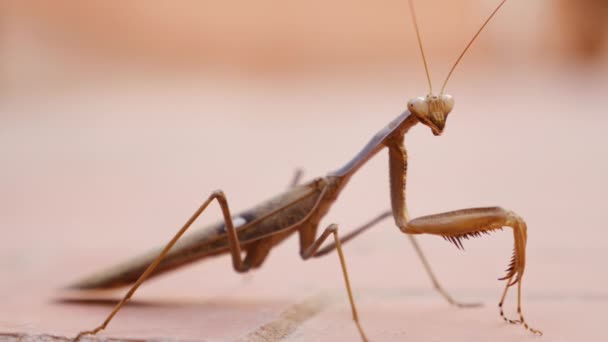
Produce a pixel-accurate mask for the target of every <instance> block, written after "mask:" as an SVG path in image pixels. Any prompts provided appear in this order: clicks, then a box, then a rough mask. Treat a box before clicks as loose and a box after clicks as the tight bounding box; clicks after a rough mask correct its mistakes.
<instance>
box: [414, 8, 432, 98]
mask: <svg viewBox="0 0 608 342" xmlns="http://www.w3.org/2000/svg"><path fill="white" fill-rule="evenodd" d="M409 4H410V13H411V14H412V20H413V21H414V29H416V37H417V38H418V46H419V47H420V53H421V54H422V61H423V62H424V70H425V71H426V79H427V80H428V82H429V94H432V93H433V85H432V84H431V75H430V74H429V67H428V65H427V64H426V56H425V55H424V48H423V47H422V39H420V30H419V29H418V21H417V20H416V11H414V1H413V0H409Z"/></svg>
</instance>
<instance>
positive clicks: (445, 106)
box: [407, 0, 507, 135]
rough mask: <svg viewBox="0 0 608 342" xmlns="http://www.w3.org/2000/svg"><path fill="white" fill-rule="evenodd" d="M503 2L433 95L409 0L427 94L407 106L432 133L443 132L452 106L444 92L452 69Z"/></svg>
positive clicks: (484, 24) (502, 3) (487, 20)
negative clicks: (437, 92)
mask: <svg viewBox="0 0 608 342" xmlns="http://www.w3.org/2000/svg"><path fill="white" fill-rule="evenodd" d="M505 2H507V0H502V1H501V2H500V4H499V5H498V7H496V9H495V10H494V12H492V14H490V16H489V17H488V18H487V19H486V21H485V22H484V23H483V25H481V28H479V30H478V31H477V33H476V34H475V36H473V39H471V40H470V41H469V44H467V46H466V47H465V48H464V50H463V51H462V53H461V54H460V56H459V57H458V59H456V63H454V64H453V65H452V68H451V69H450V72H449V73H448V76H447V77H446V78H445V81H444V82H443V86H442V87H441V92H439V94H440V95H433V85H432V83H431V76H430V74H429V67H428V65H427V63H426V56H425V54H424V48H423V47H422V39H421V38H420V30H419V29H418V22H417V21H416V12H415V11H414V3H413V0H409V5H410V13H411V15H412V21H413V24H414V29H415V30H416V38H418V47H419V48H420V54H421V55H422V61H423V62H424V70H425V71H426V78H427V81H428V83H429V95H427V96H426V97H417V98H415V99H413V100H410V101H409V102H408V103H407V108H408V110H409V111H410V112H411V113H412V114H414V115H416V117H417V118H418V120H420V122H422V123H423V124H425V125H427V126H429V127H430V128H431V130H432V131H433V134H435V135H441V133H442V132H443V128H444V127H445V121H446V119H447V117H448V114H450V112H451V111H452V108H454V99H453V98H452V96H450V95H447V94H446V93H445V92H444V91H445V87H446V85H447V83H448V80H449V79H450V77H451V76H452V73H453V72H454V69H456V66H457V65H458V63H460V60H461V59H462V57H463V56H464V55H465V53H466V52H467V50H469V48H470V47H471V45H472V44H473V42H474V41H475V39H476V38H477V36H479V34H480V33H481V31H483V29H484V28H485V27H486V25H487V24H488V22H490V20H491V19H492V17H494V15H495V14H496V12H498V10H499V9H500V8H501V7H502V5H504V4H505Z"/></svg>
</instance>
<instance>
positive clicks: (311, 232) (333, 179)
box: [72, 0, 542, 341]
mask: <svg viewBox="0 0 608 342" xmlns="http://www.w3.org/2000/svg"><path fill="white" fill-rule="evenodd" d="M505 2H506V0H502V2H501V3H500V4H499V5H498V6H497V7H496V9H495V10H494V12H492V14H491V15H490V16H489V17H488V18H487V20H486V21H485V22H484V24H483V25H482V27H481V28H480V29H479V31H478V32H477V33H476V34H475V36H474V37H473V39H471V41H470V42H469V43H468V45H467V46H466V48H465V49H464V50H463V52H462V53H461V54H460V56H459V57H458V59H457V61H456V62H455V63H454V65H453V66H452V68H451V70H450V72H449V73H448V76H447V77H446V79H445V81H444V83H443V87H442V89H441V92H440V93H439V95H433V92H432V85H431V81H430V76H429V70H428V66H427V62H426V58H425V55H424V49H423V47H422V41H421V38H420V33H419V29H418V24H417V22H416V16H415V13H414V7H413V3H412V0H410V2H409V5H410V9H411V13H412V18H413V22H414V27H415V30H416V35H417V39H418V44H419V48H420V52H421V54H422V58H423V61H424V66H425V71H426V76H427V79H428V82H429V95H427V96H426V97H418V98H415V99H413V100H411V101H409V102H408V110H406V111H405V112H404V113H403V114H401V115H400V116H398V117H397V118H396V119H394V120H393V121H391V122H390V123H389V124H388V125H387V126H386V127H384V128H383V129H381V130H380V131H379V132H377V133H376V134H375V135H374V136H373V137H372V139H371V140H370V141H369V142H368V143H367V145H365V147H364V148H363V149H362V150H361V151H360V152H359V153H358V154H357V155H356V156H355V157H354V158H353V159H352V160H351V161H349V162H348V163H347V164H346V165H344V166H343V167H342V168H340V169H338V170H336V171H334V172H331V173H329V174H328V175H327V176H325V177H320V178H316V179H314V180H312V181H310V182H308V183H305V184H302V185H298V184H297V183H298V179H299V174H298V175H297V176H296V178H295V180H294V182H293V184H292V186H291V187H290V188H289V189H288V190H287V191H285V192H283V193H281V194H279V195H277V196H275V197H274V198H271V199H269V200H267V201H265V202H262V203H261V204H259V205H257V206H256V207H254V208H252V209H249V210H246V211H242V212H240V213H238V214H236V215H233V214H232V213H231V211H230V209H229V206H228V201H227V198H226V196H225V195H224V193H223V192H222V191H214V192H213V193H212V194H211V195H210V196H209V197H208V198H207V199H206V200H205V201H204V202H203V204H202V205H201V206H200V207H199V208H198V209H197V210H196V212H195V213H194V214H193V215H192V216H191V217H190V218H189V219H188V220H187V222H186V223H185V224H184V226H183V227H182V228H181V229H180V230H179V231H178V233H177V234H176V235H175V236H174V237H173V238H172V239H171V241H170V242H169V243H168V244H167V245H166V246H165V247H164V248H162V249H160V250H154V251H151V252H150V253H148V254H145V255H142V256H140V257H138V258H136V259H133V260H131V261H128V262H126V263H124V264H122V265H119V266H117V267H115V268H112V269H110V270H107V271H104V272H101V273H99V274H97V275H94V276H92V277H89V278H87V279H85V280H83V281H81V282H79V283H77V284H75V285H73V286H72V287H73V288H77V289H93V288H111V287H120V286H126V285H131V284H132V286H131V288H130V289H129V291H128V292H127V293H126V295H125V296H124V297H123V299H122V300H121V301H120V302H119V303H118V304H117V305H116V307H115V308H114V309H113V310H112V312H111V313H110V314H109V315H108V317H107V318H106V319H105V321H104V322H103V323H102V324H101V325H99V326H98V327H96V328H94V329H92V330H88V331H82V332H80V333H79V334H78V335H77V337H76V340H78V339H80V338H81V337H82V336H84V335H89V334H96V333H98V332H99V331H101V330H103V329H105V328H106V327H107V325H108V324H109V322H110V321H111V320H112V319H113V317H114V316H115V315H116V314H117V312H118V311H119V310H120V309H121V308H122V307H123V305H124V304H125V303H126V302H127V301H128V300H129V299H130V298H131V296H132V295H133V294H134V293H135V291H136V290H137V289H138V287H139V286H140V285H141V284H142V283H143V282H144V281H145V280H146V279H148V278H149V277H151V276H155V275H158V274H161V273H164V272H168V271H171V270H173V269H175V268H177V267H180V266H183V265H186V264H188V263H191V262H193V261H196V260H199V259H202V258H205V257H209V256H214V255H218V254H224V253H229V254H230V256H231V258H232V266H233V268H234V270H235V271H237V272H248V271H250V270H252V269H256V268H259V267H260V266H261V265H262V264H263V262H264V260H265V259H266V257H267V256H268V254H269V252H270V250H271V249H272V248H273V247H275V246H276V245H277V244H279V243H280V242H282V241H283V240H285V239H286V238H287V237H289V236H291V235H292V234H293V233H296V232H297V233H298V235H299V239H300V255H301V257H302V258H303V259H305V260H306V259H309V258H311V257H318V256H322V255H324V254H327V253H328V252H331V251H333V250H334V249H335V250H337V252H338V256H339V259H340V263H341V267H342V272H343V276H344V281H345V285H346V291H347V294H348V298H349V301H350V305H351V310H352V315H353V320H354V321H355V324H356V326H357V329H358V330H359V333H360V335H361V338H362V340H364V341H367V337H366V335H365V333H364V331H363V328H362V326H361V324H360V322H359V318H358V314H357V309H356V306H355V301H354V298H353V295H352V291H351V286H350V281H349V278H348V273H347V269H346V262H345V259H344V255H343V252H342V244H343V243H345V242H347V241H349V240H351V239H353V238H354V237H356V236H358V235H359V234H361V233H362V232H364V231H365V230H367V229H369V228H370V227H372V226H374V225H375V224H377V223H378V222H380V221H381V220H383V219H385V218H387V217H389V216H391V215H392V216H393V218H394V221H395V224H396V225H397V227H398V228H399V229H400V230H401V232H403V233H405V234H407V236H408V237H409V238H410V240H411V242H412V243H413V245H414V247H415V249H416V252H417V253H418V255H419V257H420V258H421V260H422V262H423V264H424V266H425V268H426V270H427V272H428V274H429V276H430V277H431V279H432V281H433V284H434V286H435V288H436V289H437V290H438V291H439V292H440V294H441V295H442V296H443V297H444V298H446V300H447V301H448V302H449V303H451V304H454V305H457V306H470V305H468V304H461V303H458V302H456V301H454V300H453V299H452V297H451V296H450V295H449V294H448V293H447V292H446V291H445V290H444V289H443V288H442V287H441V286H440V285H439V283H438V282H437V280H436V278H435V276H434V275H433V273H432V271H431V269H430V267H429V264H428V262H427V261H426V258H425V257H424V255H423V254H422V251H421V250H420V247H419V246H418V244H417V242H416V240H415V239H414V237H413V236H412V235H413V234H433V235H439V236H442V237H443V238H445V239H447V240H449V241H450V242H452V243H454V244H455V245H456V246H457V247H459V248H462V240H463V239H468V238H471V237H478V236H480V235H482V234H489V233H490V232H492V231H495V230H500V229H503V227H509V228H511V229H512V230H513V237H514V244H515V247H514V254H513V258H512V260H511V263H510V265H509V268H508V270H507V274H506V275H505V276H504V277H503V278H500V279H501V280H506V286H505V289H504V291H503V294H502V297H501V299H500V302H499V307H500V315H501V316H502V317H503V319H504V320H505V321H507V322H509V323H512V324H521V325H523V326H524V328H525V329H527V330H529V331H531V332H532V333H535V334H539V335H542V333H541V332H540V331H539V330H536V329H533V328H531V327H530V326H529V325H528V324H527V323H526V321H525V320H524V316H523V312H522V309H521V286H522V278H523V274H524V269H525V265H526V241H527V227H526V223H525V222H524V220H523V219H522V218H521V217H519V216H518V215H517V214H515V213H514V212H512V211H509V210H505V209H502V208H500V207H490V208H470V209H463V210H457V211H451V212H445V213H441V214H436V215H429V216H423V217H418V218H415V219H410V217H409V215H408V211H407V206H406V199H405V190H406V175H407V166H408V160H407V153H406V149H405V146H404V143H403V141H404V136H405V134H406V133H407V132H408V131H409V130H410V129H411V128H412V127H414V126H415V125H417V124H418V123H422V124H424V125H426V126H428V127H429V128H430V129H431V131H432V132H433V134H434V135H436V136H438V135H441V133H442V132H443V129H444V127H445V123H446V119H447V116H448V114H449V113H450V112H451V111H452V108H453V107H454V100H453V99H452V97H451V96H450V95H447V94H445V92H444V90H445V86H446V84H447V82H448V80H449V78H450V76H451V75H452V72H453V71H454V69H455V67H456V66H457V65H458V63H459V62H460V60H461V59H462V57H463V56H464V54H465V53H466V51H467V50H468V49H469V47H470V46H471V45H472V43H473V42H474V41H475V39H476V38H477V36H478V35H479V34H480V32H481V31H482V30H483V28H484V27H485V26H486V25H487V23H488V22H489V21H490V20H491V19H492V17H493V16H494V15H495V14H496V13H497V12H498V10H499V9H500V8H501V7H502V6H503V5H504V3H505ZM383 148H387V149H388V154H389V169H390V190H391V206H392V210H391V211H387V212H385V213H382V214H381V215H379V216H377V217H376V218H375V219H373V220H372V221H370V222H369V223H367V224H365V225H363V226H362V227H360V228H358V229H356V230H354V231H353V232H351V233H349V234H347V235H345V236H343V237H340V235H339V234H338V226H337V225H336V224H331V225H329V226H328V227H327V228H326V229H325V230H324V231H323V232H322V233H321V235H320V236H318V237H317V228H318V225H319V222H320V221H321V219H322V218H323V217H324V216H325V214H327V212H328V211H329V209H330V207H331V206H332V204H333V203H334V202H335V201H336V199H337V198H338V195H339V194H340V192H341V191H342V189H343V188H344V187H345V186H346V185H347V184H348V181H349V180H350V178H351V177H352V176H353V175H354V174H355V173H356V172H357V170H359V168H361V167H362V166H363V165H364V164H365V163H366V162H367V161H368V160H369V159H371V158H372V157H373V156H374V155H376V154H377V153H378V152H379V151H380V150H382V149H383ZM214 200H215V201H217V202H218V203H219V206H220V208H221V211H222V214H223V222H221V223H218V224H215V225H211V226H208V227H206V228H204V229H202V230H199V231H196V232H194V234H193V235H192V236H191V237H189V238H188V239H182V240H180V238H181V237H182V235H183V234H184V233H185V232H186V230H187V229H188V228H189V227H190V226H191V225H192V223H193V222H194V221H195V220H196V219H197V218H198V217H199V215H200V214H201V213H202V212H203V211H205V209H206V208H207V207H208V206H209V204H210V203H211V202H213V201H214ZM330 236H333V238H334V243H332V244H330V245H328V246H326V247H324V248H321V245H322V244H323V242H325V240H326V239H327V238H329V237H330ZM178 240H179V241H178ZM244 253H245V256H244V258H243V254H244ZM513 285H517V291H518V297H517V312H518V315H519V318H518V319H516V320H512V319H508V318H507V317H505V315H504V313H503V310H502V304H503V302H504V300H505V298H506V294H507V291H508V289H509V288H510V287H511V286H513Z"/></svg>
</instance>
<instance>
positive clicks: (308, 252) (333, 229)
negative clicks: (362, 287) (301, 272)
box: [300, 224, 368, 341]
mask: <svg viewBox="0 0 608 342" xmlns="http://www.w3.org/2000/svg"><path fill="white" fill-rule="evenodd" d="M330 235H333V236H334V242H335V244H336V249H337V250H338V256H339V257H340V266H341V267H342V275H343V276H344V283H345V285H346V292H347V293H348V300H349V301H350V308H351V311H352V314H353V321H355V324H356V325H357V329H358V330H359V334H360V335H361V338H362V339H363V341H368V339H367V337H366V336H365V332H364V331H363V328H362V327H361V323H360V322H359V315H358V314H357V307H356V306H355V299H354V297H353V293H352V290H351V288H350V280H349V278H348V271H347V269H346V261H345V259H344V253H343V252H342V245H341V244H340V237H339V236H338V225H336V224H331V225H329V227H327V228H325V230H324V231H323V233H322V234H321V236H319V238H318V239H316V240H315V241H314V242H313V243H312V244H310V245H309V246H308V247H307V248H306V249H304V250H303V251H302V252H300V255H301V256H302V259H304V260H307V259H309V258H310V257H312V256H315V253H316V252H317V251H318V250H319V248H320V247H321V245H322V244H323V242H324V241H325V240H326V239H327V238H328V237H329V236H330Z"/></svg>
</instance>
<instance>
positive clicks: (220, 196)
mask: <svg viewBox="0 0 608 342" xmlns="http://www.w3.org/2000/svg"><path fill="white" fill-rule="evenodd" d="M213 200H217V201H218V203H219V205H220V208H221V210H222V214H223V216H224V223H225V225H226V232H227V236H228V245H229V249H230V254H231V256H232V265H233V267H234V269H235V270H236V271H237V272H247V271H248V270H249V266H248V265H247V264H246V263H244V262H243V259H242V256H241V246H240V243H239V240H238V237H237V234H236V229H235V227H234V224H233V222H232V217H231V216H230V209H229V208H228V201H227V200H226V196H225V195H224V193H223V192H222V191H219V190H218V191H214V192H213V193H212V194H211V195H210V196H209V197H208V198H207V199H206V200H205V201H204V202H203V204H201V206H200V207H199V208H198V209H197V210H196V211H195V212H194V214H192V216H191V217H190V218H189V219H188V221H186V223H185V224H184V225H183V226H182V228H181V229H180V230H179V231H178V232H177V234H175V235H174V236H173V238H172V239H171V241H169V243H168V244H167V245H166V246H165V248H164V249H163V250H162V252H161V253H160V254H159V255H158V257H157V258H156V259H155V260H154V261H153V262H152V264H150V266H148V268H147V269H146V270H145V271H144V273H143V274H142V275H141V276H140V277H139V279H137V281H136V282H135V283H134V284H133V286H131V288H130V289H129V291H128V292H127V293H126V294H125V296H124V297H123V298H122V299H121V300H120V302H118V304H116V306H115V307H114V309H113V310H112V312H110V314H109V315H108V316H107V317H106V319H105V320H104V321H103V323H102V324H100V325H99V326H97V327H96V328H94V329H92V330H85V331H81V332H80V333H78V335H77V336H76V338H74V341H78V340H80V339H81V338H82V337H83V336H85V335H95V334H97V333H98V332H100V331H102V330H104V329H105V328H106V327H107V326H108V324H109V323H110V321H111V320H112V318H114V316H116V314H117V313H118V311H120V309H121V308H122V307H123V306H124V305H125V304H126V303H127V301H129V299H130V298H131V297H132V296H133V294H134V293H135V291H137V289H138V288H139V286H140V285H141V284H142V283H143V282H144V281H145V280H146V279H148V277H149V276H150V275H151V274H152V273H153V272H154V270H155V269H156V268H157V267H158V265H159V264H160V263H161V261H162V260H163V258H164V257H165V256H166V255H167V253H169V250H171V248H172V247H173V245H175V243H176V242H177V241H178V240H179V239H180V238H181V237H182V235H184V233H185V232H186V230H188V228H190V226H191V225H192V223H194V221H195V220H196V219H197V218H198V217H199V216H200V215H201V213H202V212H203V211H205V209H207V207H208V206H209V204H210V203H211V202H212V201H213Z"/></svg>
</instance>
